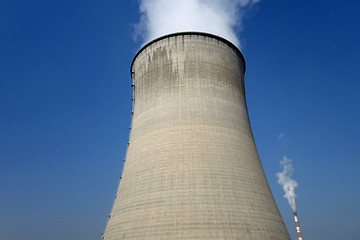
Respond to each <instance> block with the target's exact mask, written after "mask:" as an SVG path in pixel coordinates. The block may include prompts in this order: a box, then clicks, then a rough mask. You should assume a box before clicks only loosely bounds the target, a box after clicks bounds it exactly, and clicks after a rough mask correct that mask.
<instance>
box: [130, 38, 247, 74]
mask: <svg viewBox="0 0 360 240" xmlns="http://www.w3.org/2000/svg"><path fill="white" fill-rule="evenodd" d="M181 35H198V36H205V37H211V38H215V39H217V40H219V41H222V42H224V43H225V44H227V45H228V46H229V47H231V48H232V49H234V51H235V52H236V53H237V54H238V55H239V56H240V58H241V59H242V60H243V63H244V73H245V70H246V64H245V58H244V55H243V54H242V52H241V51H240V49H239V48H238V47H237V46H235V44H233V43H232V42H230V41H229V40H227V39H225V38H222V37H220V36H218V35H214V34H211V33H206V32H176V33H170V34H166V35H164V36H161V37H158V38H155V39H154V40H151V41H150V42H148V43H146V44H145V45H144V46H142V47H141V48H140V50H139V51H138V52H137V53H136V54H135V56H134V58H133V60H132V62H131V66H130V76H132V68H133V65H134V62H135V60H136V58H137V57H138V56H139V54H140V53H141V52H142V51H143V50H144V49H146V48H147V47H149V46H150V45H152V44H153V43H155V42H158V41H161V40H163V39H165V38H170V37H176V36H181Z"/></svg>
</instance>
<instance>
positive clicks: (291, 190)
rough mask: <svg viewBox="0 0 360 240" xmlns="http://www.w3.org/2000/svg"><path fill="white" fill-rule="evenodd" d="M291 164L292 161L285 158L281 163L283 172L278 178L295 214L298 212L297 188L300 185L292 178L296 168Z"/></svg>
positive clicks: (278, 174)
mask: <svg viewBox="0 0 360 240" xmlns="http://www.w3.org/2000/svg"><path fill="white" fill-rule="evenodd" d="M291 162H292V160H291V159H289V158H287V157H285V156H284V157H283V159H282V160H281V161H280V165H281V166H282V167H283V171H282V172H278V173H276V176H277V178H278V183H279V184H280V185H281V187H282V188H283V189H284V191H285V195H284V198H286V199H287V200H288V202H289V204H290V206H291V208H292V210H293V212H296V203H295V198H296V194H295V188H296V187H297V186H298V183H297V182H296V181H295V180H294V179H292V178H291V175H292V174H293V172H294V168H293V165H292V163H291Z"/></svg>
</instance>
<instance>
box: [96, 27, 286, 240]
mask: <svg viewBox="0 0 360 240" xmlns="http://www.w3.org/2000/svg"><path fill="white" fill-rule="evenodd" d="M244 72H245V61H244V57H243V55H242V53H241V52H240V50H239V49H238V48H237V47H235V46H234V45H233V44H232V43H230V42H229V41H227V40H225V39H223V38H220V37H218V36H214V35H211V34H206V33H197V32H186V33H175V34H170V35H167V36H164V37H161V38H158V39H155V40H154V41H152V42H150V43H148V44H147V45H145V46H144V47H143V48H141V49H140V51H139V52H138V53H137V54H136V56H135V58H134V60H133V62H132V65H131V77H132V81H133V83H132V87H133V112H132V121H131V130H130V137H129V143H128V149H127V153H126V158H125V163H124V167H123V172H122V175H121V177H120V183H119V187H118V190H117V194H116V196H115V200H114V204H113V208H112V210H111V213H110V215H109V218H108V222H107V225H106V228H105V232H104V235H103V239H105V240H120V239H121V240H126V239H132V240H133V239H136V240H140V239H146V240H159V239H163V240H172V239H178V240H186V239H203V240H208V239H213V240H220V239H229V240H230V239H231V240H236V239H244V240H245V239H246V240H250V239H254V240H266V239H272V240H282V239H287V240H288V239H290V237H289V234H288V232H287V229H286V227H285V225H284V222H283V220H282V217H281V215H280V213H279V210H278V208H277V205H276V203H275V201H274V198H273V196H272V193H271V190H270V188H269V185H268V182H267V180H266V177H265V174H264V171H263V168H262V165H261V162H260V159H259V156H258V153H257V150H256V146H255V142H254V138H253V135H252V131H251V127H250V122H249V117H248V112H247V106H246V100H245V89H244Z"/></svg>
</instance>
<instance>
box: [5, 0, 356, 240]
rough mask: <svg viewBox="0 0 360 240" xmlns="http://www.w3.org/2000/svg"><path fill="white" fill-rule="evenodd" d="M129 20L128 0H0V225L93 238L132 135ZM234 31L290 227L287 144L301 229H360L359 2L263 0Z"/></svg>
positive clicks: (318, 232)
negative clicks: (284, 168) (280, 175)
mask: <svg viewBox="0 0 360 240" xmlns="http://www.w3.org/2000/svg"><path fill="white" fill-rule="evenodd" d="M138 20H139V10H138V3H137V2H136V1H127V2H125V1H119V0H118V1H80V0H79V1H76V0H72V1H68V0H65V1H56V0H53V1H39V0H33V1H22V0H2V1H1V3H0V239H6V240H23V239H27V240H48V239H52V240H58V239H59V240H60V239H61V240H62V239H69V240H71V239H74V240H75V239H76V240H81V239H84V240H85V239H86V240H91V239H100V236H101V234H102V232H103V230H104V227H105V224H106V220H107V214H108V213H109V212H110V209H111V206H112V202H113V195H114V194H115V191H116V187H117V184H118V177H119V175H120V173H121V168H122V159H123V157H124V156H125V150H126V142H127V140H128V133H129V129H128V128H129V125H130V114H131V87H130V84H131V79H130V74H129V68H130V63H131V61H132V58H133V56H134V54H135V53H136V51H137V50H138V49H139V47H140V45H141V41H140V40H138V41H134V40H133V33H134V24H136V23H137V22H138ZM237 35H238V37H239V38H240V40H241V42H242V51H243V53H244V56H245V59H246V64H247V72H246V74H245V84H246V96H247V103H248V110H249V115H250V120H251V124H252V129H253V133H254V137H255V141H256V144H257V147H258V152H259V154H260V158H261V161H262V163H263V167H264V170H265V173H266V175H267V178H268V181H269V184H270V187H271V189H272V191H273V195H274V197H275V200H276V202H277V204H278V206H279V209H280V211H281V214H282V216H283V219H284V221H285V223H286V225H287V228H288V231H289V233H290V235H291V236H292V238H294V239H295V236H296V233H295V224H294V223H293V220H292V212H291V208H290V207H289V205H288V203H287V201H286V199H284V198H283V197H282V196H283V191H282V189H281V187H280V186H279V185H278V184H277V182H276V176H275V174H276V172H278V171H280V170H281V169H280V166H279V161H280V160H281V159H282V157H283V156H287V157H288V158H291V159H293V164H294V167H295V174H294V178H295V180H296V181H297V182H298V183H299V187H298V188H297V189H296V193H297V195H298V198H297V209H298V215H299V220H300V225H301V229H302V232H303V236H304V238H305V239H329V240H332V239H334V240H335V239H360V228H359V225H358V215H359V214H360V207H359V202H360V188H359V186H358V185H359V184H360V174H359V169H360V161H359V160H360V147H359V146H360V144H359V142H360V141H359V139H358V136H360V124H359V122H360V111H359V105H360V97H359V93H358V92H359V89H360V81H359V80H360V71H359V69H360V60H359V56H360V45H359V43H360V3H359V2H358V1H356V0H345V1H332V0H329V1H325V0H323V1H321V0H319V1H285V0H262V1H260V2H259V3H257V4H256V5H254V7H252V8H251V9H249V10H248V11H247V13H246V17H245V19H244V22H243V30H242V31H241V32H239V31H238V32H237ZM280 134H284V135H283V137H282V138H281V139H278V136H279V135H280Z"/></svg>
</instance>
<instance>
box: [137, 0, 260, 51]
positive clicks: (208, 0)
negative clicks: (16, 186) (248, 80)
mask: <svg viewBox="0 0 360 240" xmlns="http://www.w3.org/2000/svg"><path fill="white" fill-rule="evenodd" d="M259 1H260V0H140V12H141V14H142V15H141V19H140V22H139V24H138V25H137V26H136V33H135V35H136V37H138V36H141V37H142V38H143V39H144V41H145V42H148V41H150V40H153V39H154V38H157V37H160V36H163V35H166V34H169V33H175V32H189V31H196V32H207V33H212V34H215V35H219V36H221V37H223V38H226V39H227V40H229V41H231V42H232V43H234V44H235V45H236V46H238V47H240V41H239V40H238V38H237V36H236V34H235V27H237V28H238V29H239V30H241V28H242V18H243V16H244V10H245V8H246V7H249V6H251V5H252V4H254V3H256V2H259Z"/></svg>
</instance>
